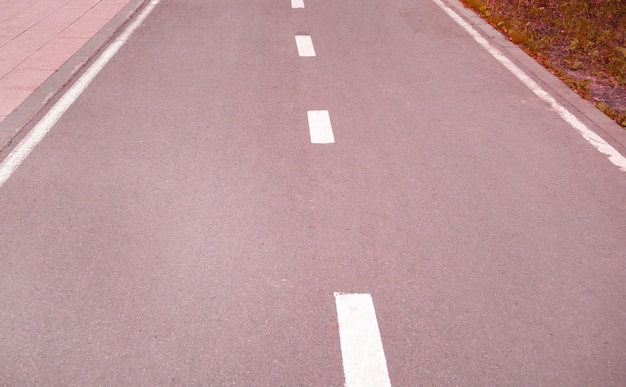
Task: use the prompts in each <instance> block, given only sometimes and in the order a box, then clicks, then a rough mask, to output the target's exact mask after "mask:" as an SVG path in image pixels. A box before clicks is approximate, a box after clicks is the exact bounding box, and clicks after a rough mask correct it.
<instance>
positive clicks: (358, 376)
mask: <svg viewBox="0 0 626 387" xmlns="http://www.w3.org/2000/svg"><path fill="white" fill-rule="evenodd" d="M335 303H336V304H337V321H338V323H339V340H340V343H341V356H342V358H343V373H344V375H345V377H346V384H345V386H346V387H370V386H371V387H385V386H391V381H390V380H389V373H388V371H387V360H386V359H385V352H384V351H383V342H382V340H381V338H380V332H379V331H378V322H377V321H376V312H375V311H374V303H373V302H372V296H370V295H369V294H342V293H335Z"/></svg>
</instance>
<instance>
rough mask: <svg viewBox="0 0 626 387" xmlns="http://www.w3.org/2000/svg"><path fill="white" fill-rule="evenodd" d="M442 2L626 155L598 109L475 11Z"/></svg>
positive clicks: (620, 135) (623, 140)
mask: <svg viewBox="0 0 626 387" xmlns="http://www.w3.org/2000/svg"><path fill="white" fill-rule="evenodd" d="M444 1H445V3H446V4H448V5H449V6H450V8H452V9H454V11H455V12H457V13H458V14H459V15H460V16H461V17H463V19H465V21H467V22H468V23H469V24H470V25H472V27H474V28H476V30H478V32H480V34H481V35H483V37H485V38H487V39H488V40H489V41H490V42H491V43H493V45H494V46H495V47H497V48H498V49H499V50H500V51H502V53H504V54H505V55H506V56H507V58H509V60H511V61H512V62H513V63H515V64H516V65H517V66H518V67H520V68H521V69H522V70H523V71H524V72H525V73H526V74H527V75H529V76H530V77H531V78H533V80H534V81H535V82H537V83H538V84H539V85H540V86H541V87H543V88H544V89H545V90H546V91H547V92H548V93H550V94H551V95H552V96H553V97H554V98H556V99H557V100H558V101H559V103H561V105H562V106H563V107H565V108H566V109H568V110H569V111H570V112H571V113H572V114H574V115H575V116H576V117H577V118H578V119H579V120H580V121H582V122H583V123H584V124H585V125H587V126H588V127H589V129H591V130H593V131H594V132H595V133H596V134H598V135H599V136H600V137H602V138H603V139H604V140H606V141H607V142H608V143H610V144H611V145H612V146H613V147H614V148H615V149H617V151H618V152H619V153H621V154H622V155H626V130H624V129H623V128H622V127H621V126H619V125H618V124H617V123H616V122H615V121H613V120H612V119H610V118H609V117H608V116H607V115H605V114H604V113H602V112H601V111H600V110H598V108H596V107H595V106H594V105H593V104H592V103H591V102H589V101H588V100H586V99H584V98H582V97H581V96H579V95H578V94H576V92H574V91H573V90H572V89H570V87H569V86H567V85H566V84H565V83H564V82H563V81H561V80H560V79H559V78H558V77H557V76H555V75H554V74H552V73H551V72H550V71H549V70H548V69H546V68H545V67H543V66H542V65H541V64H540V63H539V62H537V61H536V60H535V59H534V58H533V57H531V56H530V55H528V54H527V53H526V52H525V51H524V50H522V49H521V48H520V47H518V46H517V45H516V44H515V43H513V42H511V41H510V40H508V39H507V38H506V37H505V36H504V35H502V33H501V32H500V31H498V30H496V29H495V28H493V27H492V26H491V24H489V23H488V22H487V21H485V20H484V19H482V18H481V17H480V16H479V15H477V14H476V13H475V12H474V11H472V10H471V9H469V8H466V7H465V6H464V5H463V4H461V2H460V1H459V0H444Z"/></svg>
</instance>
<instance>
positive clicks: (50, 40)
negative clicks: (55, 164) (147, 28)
mask: <svg viewBox="0 0 626 387" xmlns="http://www.w3.org/2000/svg"><path fill="white" fill-rule="evenodd" d="M128 2H129V0H0V122H2V121H3V120H4V119H5V118H6V117H7V116H8V115H9V114H10V113H11V112H12V111H13V110H14V109H15V108H17V107H18V106H19V105H20V104H21V103H22V102H23V101H24V100H25V99H26V98H27V97H28V96H29V95H30V94H31V93H32V92H33V91H35V89H37V87H39V86H40V85H41V84H42V83H43V82H44V81H45V80H46V79H48V77H49V76H50V75H51V74H52V73H54V72H55V71H56V70H57V69H58V68H59V67H60V66H61V65H62V64H63V63H65V61H66V60H68V59H69V58H70V57H71V56H72V55H74V53H76V51H78V50H79V49H80V48H81V47H82V46H83V44H85V43H86V42H87V41H88V40H89V39H90V38H91V37H92V36H94V34H96V32H98V31H99V30H100V29H101V28H102V27H103V26H104V25H105V24H106V23H107V22H108V21H109V20H111V18H113V17H114V16H115V15H116V14H117V13H118V12H120V10H121V9H122V8H123V7H124V6H125V5H127V4H128Z"/></svg>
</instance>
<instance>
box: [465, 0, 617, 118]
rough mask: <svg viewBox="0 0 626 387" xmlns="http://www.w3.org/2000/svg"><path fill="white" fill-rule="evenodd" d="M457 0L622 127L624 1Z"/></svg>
mask: <svg viewBox="0 0 626 387" xmlns="http://www.w3.org/2000/svg"><path fill="white" fill-rule="evenodd" d="M461 1H462V2H463V3H465V5H466V6H468V7H470V8H472V9H474V10H475V11H476V12H478V14H479V15H481V16H482V17H483V18H484V19H485V20H487V21H488V22H489V23H491V24H492V25H493V26H494V27H495V28H497V29H498V30H500V31H502V32H503V33H504V34H505V35H506V36H508V37H509V39H510V40H511V41H513V42H514V43H516V44H518V45H520V46H521V47H522V48H523V49H524V50H525V51H526V52H527V53H529V54H530V55H531V56H533V57H534V58H536V59H537V60H538V61H539V62H540V63H542V64H543V65H544V66H546V67H547V68H549V69H550V70H552V72H553V73H555V74H556V75H557V76H559V77H560V78H561V79H562V80H563V81H564V82H565V83H567V84H568V85H569V86H570V87H571V88H572V89H574V90H575V91H576V92H578V94H580V95H581V96H582V97H584V98H587V99H589V100H590V101H592V102H593V103H594V104H595V105H596V106H597V107H598V108H599V109H600V110H602V111H603V112H604V113H605V114H607V115H608V116H610V117H611V118H613V119H614V120H615V121H616V122H617V123H618V124H620V125H622V126H623V127H626V1H624V0H553V1H551V0H461Z"/></svg>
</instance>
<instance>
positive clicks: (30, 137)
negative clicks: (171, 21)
mask: <svg viewBox="0 0 626 387" xmlns="http://www.w3.org/2000/svg"><path fill="white" fill-rule="evenodd" d="M159 1H160V0H152V1H150V3H149V4H148V5H147V6H146V7H145V8H144V9H143V10H142V11H141V12H140V13H139V15H138V16H137V18H136V19H135V20H134V21H133V22H132V23H131V24H130V25H129V26H128V27H127V28H126V30H124V32H123V33H122V34H121V35H120V36H119V37H118V38H117V39H115V41H114V42H113V43H111V45H110V46H108V47H107V48H106V50H104V52H103V53H102V55H100V57H98V59H96V61H95V62H94V63H93V64H92V65H91V66H90V67H89V68H88V69H87V71H85V73H84V74H83V75H82V76H81V77H80V78H79V79H78V81H76V83H74V85H72V87H71V88H70V89H69V90H68V91H67V92H66V93H65V94H64V95H63V96H62V97H61V98H60V99H59V101H58V102H57V103H56V104H54V106H53V107H52V109H50V110H49V111H48V113H46V115H45V116H44V117H43V118H42V119H41V121H39V122H38V123H37V125H35V127H34V128H33V129H32V130H31V131H30V132H29V133H28V134H27V135H26V137H24V138H23V139H22V141H20V143H19V144H18V145H17V146H16V147H15V149H13V151H12V152H11V153H10V154H9V155H8V156H7V158H6V159H4V161H2V163H1V164H0V187H1V186H2V185H3V184H4V183H5V182H6V181H7V179H8V178H9V177H11V175H12V174H13V173H14V172H15V170H16V169H17V168H18V167H19V166H20V165H21V164H22V162H23V161H24V160H25V159H26V157H28V155H29V154H30V152H32V150H33V149H35V147H36V146H37V144H39V142H41V140H43V138H44V137H45V136H46V134H48V132H49V131H50V129H52V127H53V126H54V125H55V124H56V123H57V121H59V119H60V118H61V116H63V114H64V113H65V112H66V111H67V109H69V107H70V106H72V104H73V103H74V101H76V99H77V98H78V97H79V96H80V95H81V94H82V92H83V91H84V90H85V89H86V88H87V86H89V84H90V83H91V81H93V80H94V78H95V77H96V76H97V75H98V73H99V72H100V71H101V70H102V69H103V68H104V66H105V65H106V64H107V63H108V62H109V61H110V60H111V58H113V56H115V54H116V53H117V52H118V51H119V50H120V48H121V47H122V46H123V45H124V43H126V42H127V41H128V39H129V38H130V37H131V35H132V34H133V33H134V32H135V30H137V28H139V26H140V25H141V23H142V22H143V21H144V20H145V19H146V17H148V15H149V14H150V12H152V10H153V9H154V7H156V5H157V4H158V3H159Z"/></svg>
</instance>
